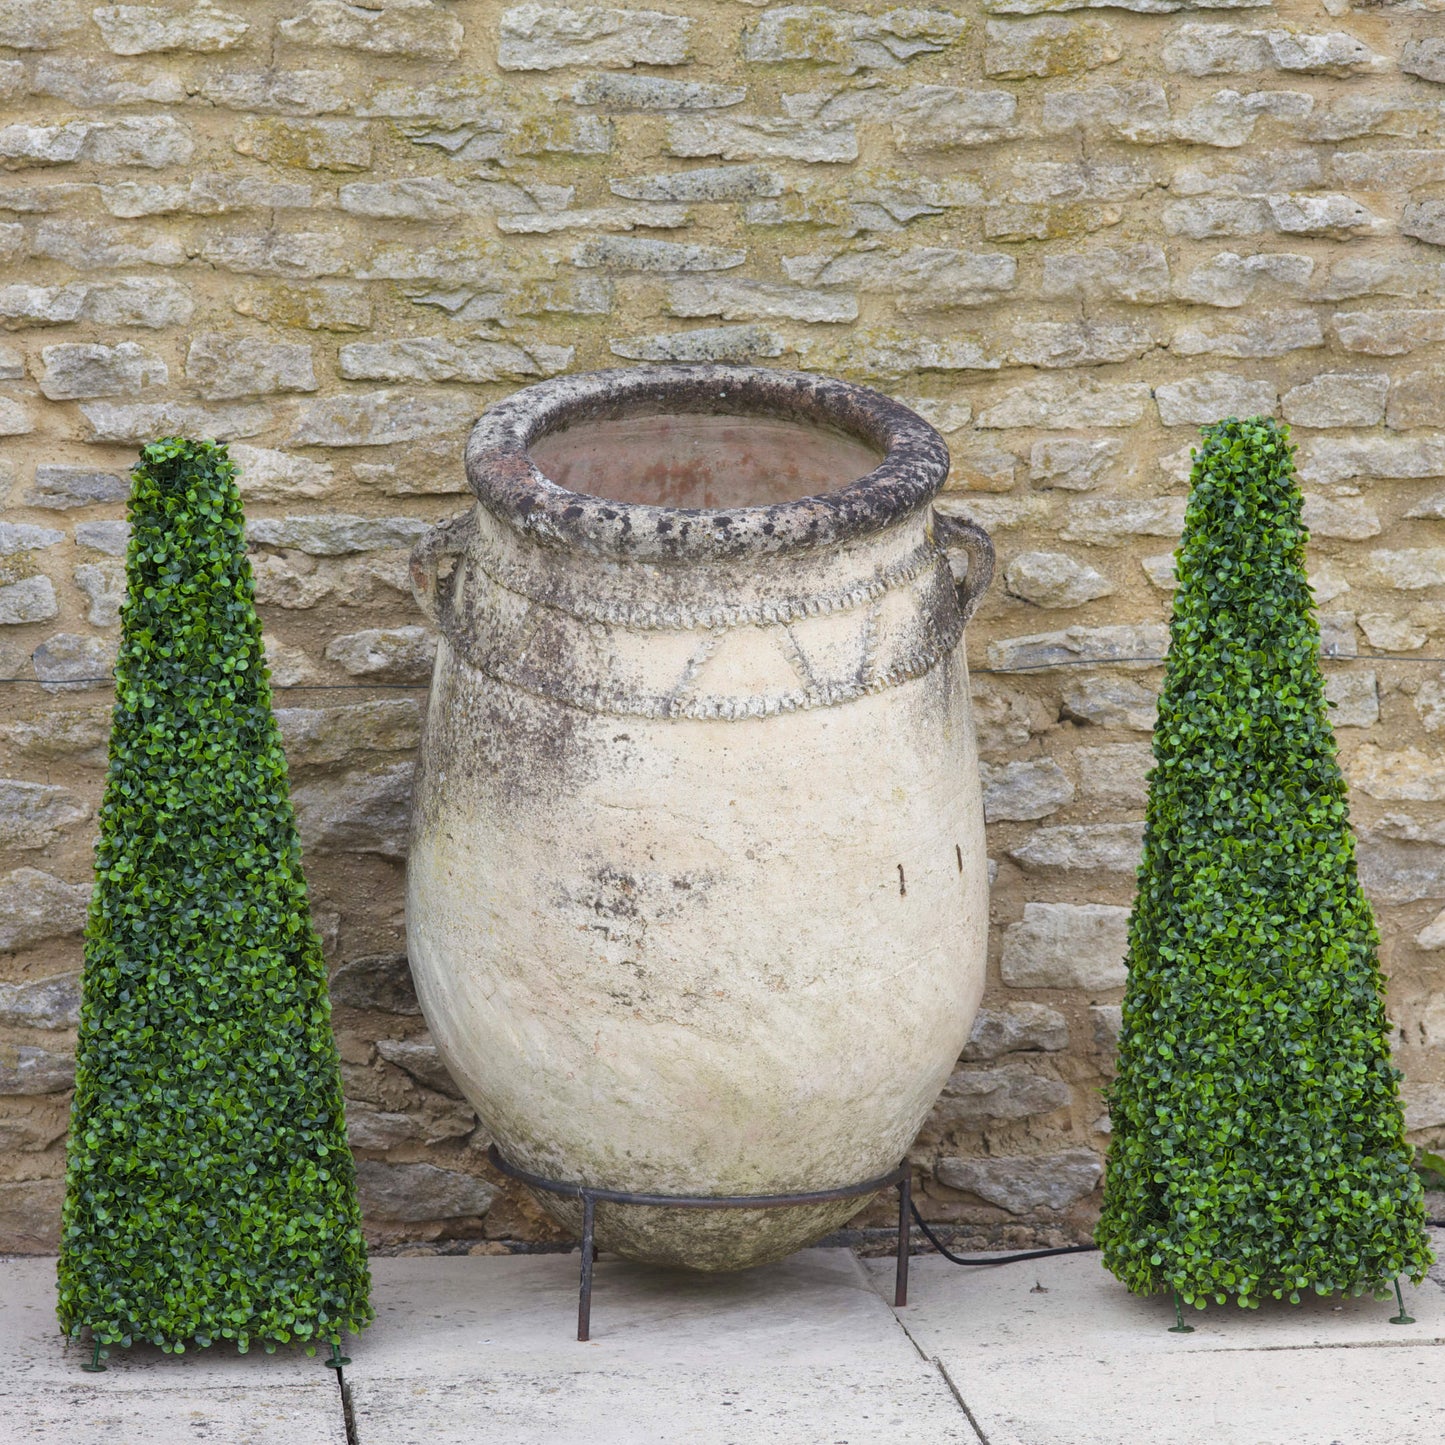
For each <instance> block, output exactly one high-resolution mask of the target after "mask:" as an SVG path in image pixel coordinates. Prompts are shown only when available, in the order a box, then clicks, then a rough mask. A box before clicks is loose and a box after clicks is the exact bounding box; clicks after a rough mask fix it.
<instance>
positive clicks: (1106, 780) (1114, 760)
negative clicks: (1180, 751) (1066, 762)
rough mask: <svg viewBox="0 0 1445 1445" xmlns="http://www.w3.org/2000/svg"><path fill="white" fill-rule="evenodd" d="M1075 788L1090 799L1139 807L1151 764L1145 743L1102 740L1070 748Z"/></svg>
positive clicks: (1141, 803)
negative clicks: (1076, 770) (1076, 776)
mask: <svg viewBox="0 0 1445 1445" xmlns="http://www.w3.org/2000/svg"><path fill="white" fill-rule="evenodd" d="M1074 761H1075V762H1076V763H1077V764H1078V766H1079V789H1080V791H1081V792H1082V793H1083V795H1084V797H1085V798H1087V799H1089V800H1090V801H1091V802H1097V803H1102V804H1105V805H1106V806H1108V807H1115V808H1142V807H1143V806H1144V800H1145V797H1146V795H1147V792H1148V789H1147V786H1146V779H1147V777H1148V774H1149V770H1150V769H1151V768H1152V767H1153V766H1154V750H1153V748H1151V747H1150V746H1149V744H1148V743H1104V744H1102V745H1100V746H1097V747H1083V748H1076V749H1075V750H1074Z"/></svg>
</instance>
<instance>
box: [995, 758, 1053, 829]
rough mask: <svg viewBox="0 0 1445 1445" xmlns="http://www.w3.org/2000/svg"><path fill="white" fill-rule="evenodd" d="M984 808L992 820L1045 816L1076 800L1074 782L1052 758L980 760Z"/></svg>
mask: <svg viewBox="0 0 1445 1445" xmlns="http://www.w3.org/2000/svg"><path fill="white" fill-rule="evenodd" d="M979 770H980V774H981V776H982V778H983V811H984V817H985V819H986V820H987V821H988V822H990V823H996V822H1001V821H1004V820H1007V819H1026V818H1044V817H1047V816H1048V815H1049V814H1050V813H1056V812H1058V810H1059V809H1060V808H1062V807H1064V805H1065V804H1067V803H1070V802H1072V801H1073V797H1074V785H1073V784H1072V783H1071V782H1070V781H1069V778H1068V775H1067V774H1066V773H1065V772H1064V770H1063V769H1062V768H1061V767H1060V766H1059V765H1058V764H1057V763H1056V762H1055V761H1054V760H1053V759H1052V758H1034V759H1030V760H1028V761H1024V762H1009V763H980V764H979Z"/></svg>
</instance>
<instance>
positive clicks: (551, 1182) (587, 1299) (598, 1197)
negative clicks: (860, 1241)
mask: <svg viewBox="0 0 1445 1445" xmlns="http://www.w3.org/2000/svg"><path fill="white" fill-rule="evenodd" d="M487 1157H488V1158H489V1159H490V1160H491V1161H492V1163H493V1165H494V1166H495V1167H496V1168H497V1169H499V1170H500V1171H501V1172H502V1173H503V1174H505V1175H506V1176H507V1177H508V1178H509V1179H517V1180H520V1181H521V1182H522V1183H523V1184H525V1185H526V1186H527V1187H528V1188H529V1189H540V1190H542V1191H543V1193H545V1194H556V1195H559V1196H560V1197H562V1198H563V1199H580V1200H581V1201H582V1281H581V1285H580V1288H579V1290H578V1295H577V1338H578V1339H579V1340H587V1339H589V1338H590V1337H591V1330H592V1266H593V1264H594V1263H595V1262H596V1259H597V1247H596V1245H595V1243H594V1242H593V1239H594V1235H595V1232H596V1225H597V1206H598V1205H599V1204H631V1205H636V1206H638V1207H640V1208H643V1209H786V1208H788V1207H789V1206H790V1205H800V1204H830V1203H832V1202H833V1201H834V1200H836V1199H861V1198H862V1197H863V1196H864V1195H867V1194H877V1193H878V1191H879V1190H881V1189H889V1188H893V1189H897V1191H898V1259H897V1265H896V1267H895V1272H894V1277H893V1303H894V1305H895V1306H896V1307H897V1308H899V1309H902V1308H903V1306H904V1305H906V1304H907V1303H908V1244H909V1219H908V1215H909V1206H910V1204H911V1203H912V1194H913V1173H912V1170H911V1169H910V1168H909V1166H908V1164H907V1163H906V1162H905V1163H902V1164H900V1165H899V1166H898V1168H896V1169H894V1170H892V1171H891V1172H889V1173H887V1174H881V1175H879V1177H878V1178H877V1179H869V1180H868V1181H867V1182H866V1183H863V1184H845V1185H843V1186H842V1187H841V1188H838V1189H814V1190H810V1191H808V1192H807V1193H804V1194H726V1195H712V1196H708V1195H697V1194H629V1193H627V1192H626V1191H625V1190H621V1189H593V1188H591V1187H589V1186H587V1185H584V1184H563V1183H561V1182H560V1181H559V1180H556V1179H544V1178H543V1177H542V1176H541V1175H540V1174H531V1173H528V1171H527V1170H525V1169H519V1168H517V1166H516V1165H515V1164H511V1163H508V1161H507V1160H506V1159H504V1158H503V1157H502V1153H501V1150H499V1149H498V1148H497V1146H496V1145H495V1144H493V1145H492V1146H491V1148H490V1149H488V1150H487Z"/></svg>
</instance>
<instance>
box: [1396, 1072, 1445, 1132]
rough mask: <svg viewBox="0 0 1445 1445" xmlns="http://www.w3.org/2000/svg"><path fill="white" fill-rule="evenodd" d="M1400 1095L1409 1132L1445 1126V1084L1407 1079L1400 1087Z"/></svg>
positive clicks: (1406, 1127)
mask: <svg viewBox="0 0 1445 1445" xmlns="http://www.w3.org/2000/svg"><path fill="white" fill-rule="evenodd" d="M1400 1097H1401V1102H1403V1104H1404V1105H1405V1129H1406V1132H1407V1133H1414V1132H1415V1131H1417V1130H1421V1129H1439V1128H1441V1127H1442V1126H1445V1084H1431V1083H1426V1082H1424V1081H1423V1080H1414V1079H1407V1080H1406V1081H1405V1082H1404V1083H1403V1084H1402V1085H1401V1087H1400Z"/></svg>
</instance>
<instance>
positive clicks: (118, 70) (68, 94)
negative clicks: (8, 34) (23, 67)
mask: <svg viewBox="0 0 1445 1445" xmlns="http://www.w3.org/2000/svg"><path fill="white" fill-rule="evenodd" d="M30 92H31V94H32V95H49V96H54V98H55V99H56V100H64V101H68V102H69V103H70V104H71V105H77V106H107V105H179V104H181V103H182V102H183V101H184V100H185V99H186V86H185V81H184V80H183V79H182V77H181V76H179V75H176V74H174V73H173V72H172V71H171V70H170V69H169V68H167V67H166V66H164V65H136V64H134V63H132V62H129V61H121V62H119V63H113V64H109V65H108V64H106V63H105V62H104V61H100V60H97V59H96V58H95V57H94V56H90V55H87V56H66V55H46V56H42V57H41V58H40V59H39V60H37V61H36V63H35V71H34V74H33V75H32V77H31V80H30Z"/></svg>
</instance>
